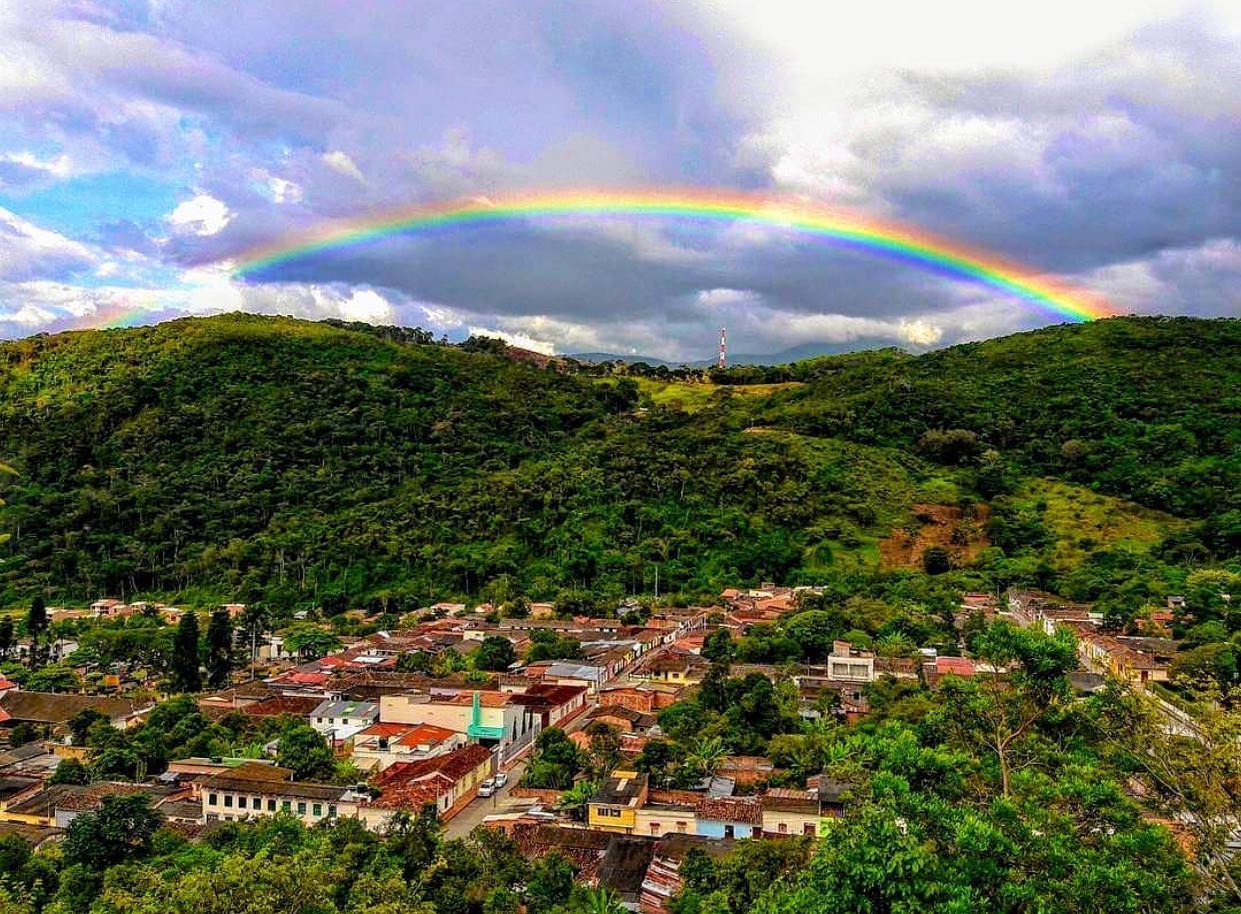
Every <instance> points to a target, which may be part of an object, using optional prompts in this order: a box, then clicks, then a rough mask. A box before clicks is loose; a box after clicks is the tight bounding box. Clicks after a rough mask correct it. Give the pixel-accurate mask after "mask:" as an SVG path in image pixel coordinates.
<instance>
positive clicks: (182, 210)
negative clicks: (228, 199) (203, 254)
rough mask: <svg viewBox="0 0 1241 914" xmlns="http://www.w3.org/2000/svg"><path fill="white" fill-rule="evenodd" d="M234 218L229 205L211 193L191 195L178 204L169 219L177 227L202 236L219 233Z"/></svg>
mask: <svg viewBox="0 0 1241 914" xmlns="http://www.w3.org/2000/svg"><path fill="white" fill-rule="evenodd" d="M232 218H233V214H232V213H231V212H230V211H229V208H228V206H227V205H225V204H224V202H223V201H221V200H217V199H216V198H215V197H213V196H211V195H210V194H198V195H197V196H195V197H191V198H190V199H189V200H185V201H183V202H181V203H179V204H177V207H176V209H174V210H173V211H172V212H171V213H170V214H169V215H168V221H169V222H170V223H171V224H172V226H173V227H174V228H175V229H180V230H184V231H188V232H192V233H193V234H195V235H202V236H206V235H216V234H219V233H220V232H221V231H223V230H224V227H225V226H226V225H228V224H229V222H231V221H232Z"/></svg>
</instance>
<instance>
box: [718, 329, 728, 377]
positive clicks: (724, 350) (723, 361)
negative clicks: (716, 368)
mask: <svg viewBox="0 0 1241 914" xmlns="http://www.w3.org/2000/svg"><path fill="white" fill-rule="evenodd" d="M720 367H721V368H727V367H728V328H727V327H721V328H720Z"/></svg>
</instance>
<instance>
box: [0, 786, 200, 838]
mask: <svg viewBox="0 0 1241 914" xmlns="http://www.w3.org/2000/svg"><path fill="white" fill-rule="evenodd" d="M187 793H188V792H187V791H186V790H184V789H182V788H178V787H175V786H168V785H154V784H131V783H128V782H119V781H118V782H113V781H100V782H96V783H94V784H51V785H48V786H44V785H43V784H42V782H38V783H37V784H35V785H34V786H32V787H30V788H28V789H27V790H25V791H23V792H22V793H20V794H16V795H14V796H12V797H10V798H9V799H8V800H7V801H6V802H5V803H4V808H3V811H0V819H2V820H3V821H6V822H17V823H23V824H27V825H37V826H44V827H50V828H62V829H63V828H68V826H69V824H70V823H71V822H72V821H73V820H74V819H75V818H77V817H78V816H79V815H81V814H82V813H84V812H91V811H94V810H96V809H98V808H99V806H100V805H101V804H102V803H103V800H104V798H105V797H110V796H132V795H134V794H144V795H146V796H148V797H150V798H151V801H152V805H154V806H155V807H156V808H157V809H158V808H159V806H160V804H161V803H163V802H165V801H166V800H169V799H171V798H174V797H176V798H180V797H182V796H186V795H187Z"/></svg>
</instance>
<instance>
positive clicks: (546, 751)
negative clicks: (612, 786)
mask: <svg viewBox="0 0 1241 914" xmlns="http://www.w3.org/2000/svg"><path fill="white" fill-rule="evenodd" d="M581 767H582V766H581V758H580V755H579V753H578V751H577V746H575V745H573V742H572V740H570V739H569V737H568V736H566V735H565V732H564V731H563V730H561V729H560V728H559V727H548V728H547V729H546V730H544V731H543V732H542V733H540V734H539V735H538V738H537V739H535V741H534V756H533V757H532V758H531V759H530V764H529V766H527V768H526V773H525V774H524V775H523V776H522V779H521V783H522V786H524V787H537V788H545V789H551V790H567V789H568V788H569V787H571V786H572V785H573V777H574V775H576V774H577V773H578V771H579V770H580V769H581Z"/></svg>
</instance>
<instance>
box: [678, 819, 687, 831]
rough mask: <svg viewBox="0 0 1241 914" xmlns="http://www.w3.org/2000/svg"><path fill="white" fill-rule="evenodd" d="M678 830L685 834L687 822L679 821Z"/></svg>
mask: <svg viewBox="0 0 1241 914" xmlns="http://www.w3.org/2000/svg"><path fill="white" fill-rule="evenodd" d="M677 831H678V832H680V833H681V834H685V832H686V826H685V823H684V822H678V823H677Z"/></svg>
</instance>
